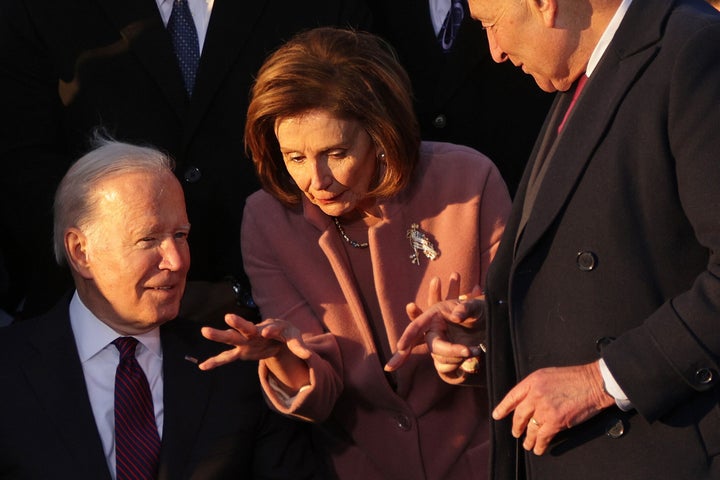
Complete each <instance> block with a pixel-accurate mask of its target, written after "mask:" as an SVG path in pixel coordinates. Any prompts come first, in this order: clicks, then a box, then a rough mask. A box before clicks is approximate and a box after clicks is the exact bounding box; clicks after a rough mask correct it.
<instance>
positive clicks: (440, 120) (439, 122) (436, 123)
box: [433, 113, 447, 128]
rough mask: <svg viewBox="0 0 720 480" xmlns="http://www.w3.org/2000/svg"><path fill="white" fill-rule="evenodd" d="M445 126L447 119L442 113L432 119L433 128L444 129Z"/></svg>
mask: <svg viewBox="0 0 720 480" xmlns="http://www.w3.org/2000/svg"><path fill="white" fill-rule="evenodd" d="M445 125H447V117H445V115H443V114H442V113H441V114H440V115H438V116H436V117H435V118H434V119H433V127H435V128H445Z"/></svg>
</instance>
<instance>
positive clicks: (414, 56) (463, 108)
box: [368, 0, 552, 196]
mask: <svg viewBox="0 0 720 480" xmlns="http://www.w3.org/2000/svg"><path fill="white" fill-rule="evenodd" d="M368 5H369V7H370V10H371V11H372V14H373V32H375V33H377V34H378V35H380V36H382V37H383V38H385V39H386V40H387V41H388V42H389V43H390V44H391V45H392V46H393V47H394V48H395V50H396V51H397V54H398V58H399V60H400V63H401V64H402V65H403V67H404V68H405V70H406V71H407V72H408V75H409V76H410V81H411V82H412V88H413V100H414V105H415V111H416V113H417V116H418V120H419V123H420V133H421V135H422V138H423V139H424V140H434V141H442V142H451V143H456V144H461V145H468V146H470V147H473V148H475V149H476V150H479V151H481V152H483V153H484V154H486V155H487V156H489V157H490V158H491V159H492V160H493V162H494V163H495V165H496V166H497V167H498V169H499V170H500V173H501V174H502V176H503V179H504V180H505V183H506V184H507V186H508V190H509V191H510V194H511V196H512V195H514V194H515V191H516V190H517V186H518V183H519V182H520V177H521V176H522V172H523V170H524V168H525V164H526V163H527V160H528V157H529V156H530V151H531V150H532V146H533V142H534V141H535V138H536V137H537V134H538V132H539V131H540V127H541V126H542V122H543V120H544V118H545V115H546V114H547V111H548V108H549V106H550V103H551V102H552V95H550V94H548V93H545V92H542V91H540V90H538V89H537V88H536V87H535V85H534V83H533V81H532V79H530V78H528V77H527V76H526V75H523V73H522V72H520V71H518V70H517V69H515V68H513V66H512V65H510V64H509V63H508V64H505V65H495V64H494V62H493V61H492V57H491V55H490V50H489V49H488V45H487V39H486V36H485V32H484V31H483V28H482V26H481V25H480V24H478V23H477V22H473V20H472V18H470V13H469V12H468V10H467V4H466V2H465V0H427V1H416V0H393V1H386V0H368Z"/></svg>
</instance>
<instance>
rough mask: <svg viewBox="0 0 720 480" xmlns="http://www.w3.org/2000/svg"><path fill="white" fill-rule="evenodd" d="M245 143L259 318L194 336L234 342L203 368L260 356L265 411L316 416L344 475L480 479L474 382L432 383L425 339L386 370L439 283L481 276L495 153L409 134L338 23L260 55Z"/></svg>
mask: <svg viewBox="0 0 720 480" xmlns="http://www.w3.org/2000/svg"><path fill="white" fill-rule="evenodd" d="M479 114H480V112H479ZM245 141H246V143H247V146H248V149H249V151H250V153H251V155H252V158H253V161H254V162H255V166H256V169H257V172H258V174H259V177H260V179H261V181H262V184H263V187H264V189H263V190H262V191H259V192H256V193H255V194H254V195H252V196H251V197H250V198H249V199H248V201H247V204H246V206H245V212H244V219H243V225H242V253H243V258H244V262H245V267H246V271H247V272H248V274H249V276H250V280H251V283H252V286H253V295H254V299H255V301H256V303H257V305H258V306H259V308H260V312H261V314H262V317H263V319H264V320H263V322H261V323H259V324H257V325H255V324H252V323H250V322H247V321H245V320H244V319H242V318H240V317H237V316H234V315H228V316H226V322H227V323H228V325H230V327H232V328H231V329H229V330H226V331H220V330H213V329H209V328H205V329H204V330H203V333H204V335H205V336H207V337H208V338H211V339H213V340H216V341H220V342H224V343H227V344H230V345H233V347H234V348H233V349H231V350H228V351H227V352H225V353H223V354H221V355H220V356H218V357H214V358H212V359H209V360H207V361H206V362H204V363H203V364H202V365H201V368H203V369H208V368H213V367H215V366H217V365H220V364H222V363H226V362H228V361H232V360H237V359H254V360H260V367H259V374H260V379H261V382H262V386H263V388H264V390H265V393H266V395H267V398H268V401H269V402H270V404H271V405H272V406H273V407H274V408H275V409H276V410H277V411H279V412H282V413H284V414H286V415H289V416H292V417H295V418H298V419H304V420H308V421H311V422H314V423H315V424H316V425H317V427H318V428H317V429H316V430H317V432H318V434H319V438H320V439H321V442H322V444H323V445H324V447H325V449H326V450H327V452H328V453H329V459H330V464H331V465H330V467H331V469H332V470H333V472H334V475H336V476H337V478H340V479H342V480H351V479H362V480H373V479H378V480H379V479H390V480H403V479H407V480H423V479H428V480H440V479H462V480H468V479H470V478H472V479H482V478H485V477H486V475H487V473H486V467H487V461H488V458H487V454H488V450H487V443H488V411H487V400H486V392H485V390H484V389H482V388H459V387H457V386H455V385H451V384H448V383H446V382H444V381H443V380H442V379H440V378H439V377H438V376H437V374H436V372H435V369H434V367H433V363H432V359H431V358H430V356H429V355H427V347H426V346H425V345H421V346H418V347H416V348H415V350H414V351H413V353H412V354H411V355H410V356H409V359H408V360H407V363H406V365H405V367H404V368H403V369H401V370H399V371H397V372H385V371H384V370H383V365H384V364H385V363H386V361H387V360H388V359H389V358H390V357H391V355H392V349H391V345H395V344H396V343H397V341H398V339H399V337H400V335H401V334H402V332H403V330H404V329H405V327H407V325H408V324H409V322H410V321H411V318H414V317H415V316H417V315H418V313H419V312H420V311H421V309H422V308H424V307H425V306H427V305H428V303H429V302H430V303H433V302H434V301H436V300H439V298H437V297H438V293H437V292H438V291H439V287H438V285H437V283H435V282H437V280H432V279H433V278H434V277H438V278H448V277H449V276H451V274H453V272H456V273H457V274H459V275H455V276H453V279H454V281H452V282H451V285H449V286H447V289H446V290H447V292H448V295H450V296H457V294H458V293H459V292H470V291H471V289H472V288H473V286H474V285H482V284H483V279H484V277H485V272H486V270H487V267H488V264H489V263H490V260H491V259H492V257H493V255H494V253H495V250H496V248H497V245H498V242H499V240H500V236H501V234H502V231H503V227H504V224H505V218H506V216H507V214H508V212H509V206H510V200H509V196H508V193H507V189H506V188H505V184H504V182H503V180H502V178H501V177H500V175H499V173H498V171H497V169H496V168H495V166H494V165H493V163H492V162H491V161H490V160H489V159H488V158H487V157H485V156H484V155H482V154H480V153H478V152H477V151H475V150H472V149H470V148H468V147H462V146H458V145H450V144H442V143H421V142H420V138H419V133H418V126H417V123H416V121H415V118H414V114H413V110H412V102H411V93H410V86H409V81H408V78H407V75H406V74H405V72H404V71H403V70H402V68H401V67H400V66H399V64H398V63H397V61H396V60H395V58H394V56H393V54H392V52H391V51H390V50H389V48H388V47H387V46H386V45H385V44H384V43H383V42H382V41H381V40H379V39H378V38H377V37H374V36H372V35H370V34H365V33H358V32H350V31H345V30H339V29H332V28H320V29H315V30H311V31H308V32H305V33H303V34H300V35H299V36H297V37H296V38H294V39H293V40H291V41H290V42H289V43H287V44H286V45H285V46H283V47H281V48H280V49H279V50H278V51H277V52H275V53H274V54H273V55H272V56H270V57H269V59H268V60H267V61H266V63H265V65H264V66H263V68H262V69H261V70H260V72H259V74H258V78H257V80H256V83H255V86H254V88H253V91H252V101H251V104H250V108H249V111H248V121H247V125H246V129H245ZM409 303H410V305H408V304H409ZM464 360H465V359H457V361H458V362H462V361H464ZM467 364H468V365H472V363H470V362H467ZM481 370H482V369H481V368H480V369H477V368H472V366H470V367H466V368H464V369H459V370H458V371H460V372H461V374H460V375H458V376H457V377H456V378H454V380H453V381H454V382H455V383H463V382H465V381H472V382H473V383H478V382H482V380H483V379H482V377H484V374H483V373H482V372H481Z"/></svg>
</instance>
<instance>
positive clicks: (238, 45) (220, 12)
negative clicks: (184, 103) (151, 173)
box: [185, 0, 267, 142]
mask: <svg viewBox="0 0 720 480" xmlns="http://www.w3.org/2000/svg"><path fill="white" fill-rule="evenodd" d="M266 3H267V2H264V1H252V2H246V1H238V0H215V4H214V5H213V11H212V15H211V16H210V23H209V24H208V30H207V34H206V36H205V45H204V47H203V52H202V55H201V57H200V65H199V67H198V74H197V82H196V84H195V90H194V91H193V98H192V102H190V111H189V113H188V124H187V125H186V131H185V142H187V141H189V139H190V137H191V136H192V133H193V132H194V131H195V129H196V128H197V127H198V125H199V124H200V121H201V120H202V117H203V114H204V112H205V111H206V110H207V109H208V107H209V105H210V103H211V102H212V100H213V98H214V97H215V94H216V93H217V91H218V90H219V89H220V86H221V85H222V83H223V82H224V81H225V79H226V77H227V74H228V71H229V70H230V68H232V66H233V65H234V64H235V59H236V58H237V57H238V55H240V52H241V51H242V50H243V48H245V44H246V43H247V41H248V38H249V37H250V35H251V34H252V33H253V25H254V24H255V22H256V21H257V19H258V18H259V17H260V14H261V13H262V11H263V10H264V9H265V8H266ZM238 128H242V125H240V126H239V127H238Z"/></svg>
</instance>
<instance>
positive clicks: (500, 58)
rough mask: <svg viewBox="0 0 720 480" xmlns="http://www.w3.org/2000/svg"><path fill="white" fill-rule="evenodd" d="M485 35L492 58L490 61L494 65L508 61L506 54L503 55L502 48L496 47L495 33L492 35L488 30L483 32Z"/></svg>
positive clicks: (490, 29) (490, 30) (489, 29)
mask: <svg viewBox="0 0 720 480" xmlns="http://www.w3.org/2000/svg"><path fill="white" fill-rule="evenodd" d="M485 32H486V33H487V38H488V45H489V46H490V55H491V56H492V59H493V60H494V61H495V62H496V63H502V62H504V61H506V60H507V59H508V56H507V53H505V52H504V51H503V50H502V48H500V45H498V42H497V39H496V38H495V33H493V31H492V28H488V29H487V30H485Z"/></svg>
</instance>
